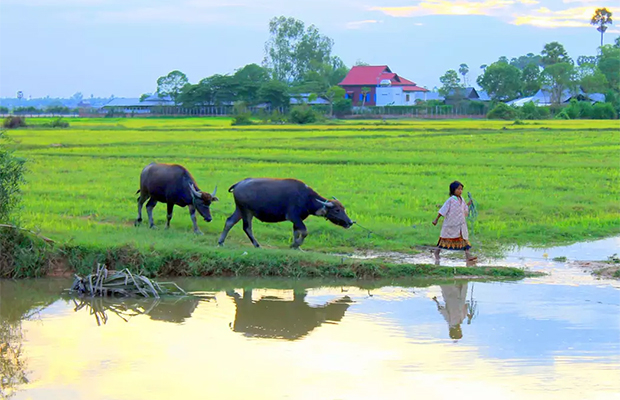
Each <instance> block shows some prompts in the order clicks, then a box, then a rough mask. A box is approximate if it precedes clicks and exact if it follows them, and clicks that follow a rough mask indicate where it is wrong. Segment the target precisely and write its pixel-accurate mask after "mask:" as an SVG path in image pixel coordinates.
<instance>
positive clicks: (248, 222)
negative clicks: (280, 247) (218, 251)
mask: <svg viewBox="0 0 620 400" xmlns="http://www.w3.org/2000/svg"><path fill="white" fill-rule="evenodd" d="M252 218H254V216H253V215H252V214H250V213H247V214H246V215H244V216H243V231H244V232H245V234H246V235H247V236H248V238H250V240H251V241H252V244H253V245H254V247H260V244H258V242H257V241H256V239H254V234H253V233H252Z"/></svg>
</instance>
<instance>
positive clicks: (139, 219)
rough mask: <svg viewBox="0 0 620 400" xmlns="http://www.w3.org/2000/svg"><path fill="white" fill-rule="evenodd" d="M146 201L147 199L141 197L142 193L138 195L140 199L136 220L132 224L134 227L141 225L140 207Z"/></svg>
mask: <svg viewBox="0 0 620 400" xmlns="http://www.w3.org/2000/svg"><path fill="white" fill-rule="evenodd" d="M147 199H148V197H143V196H142V193H140V197H138V219H136V222H135V223H134V225H135V226H138V225H140V224H141V223H142V206H143V205H144V202H146V200H147Z"/></svg>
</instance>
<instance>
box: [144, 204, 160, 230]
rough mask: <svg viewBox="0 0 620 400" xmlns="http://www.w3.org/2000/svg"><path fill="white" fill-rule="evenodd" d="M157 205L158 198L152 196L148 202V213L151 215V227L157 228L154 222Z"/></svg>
mask: <svg viewBox="0 0 620 400" xmlns="http://www.w3.org/2000/svg"><path fill="white" fill-rule="evenodd" d="M155 205H157V200H155V199H154V198H152V197H151V200H149V202H148V203H146V213H147V214H148V215H149V228H155V224H154V223H153V208H155Z"/></svg>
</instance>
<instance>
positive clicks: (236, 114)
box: [231, 101, 254, 125]
mask: <svg viewBox="0 0 620 400" xmlns="http://www.w3.org/2000/svg"><path fill="white" fill-rule="evenodd" d="M253 123H254V122H253V121H252V113H251V112H250V111H249V110H248V108H247V104H246V103H245V102H243V101H238V102H236V103H235V105H234V107H233V120H232V122H231V125H252V124H253Z"/></svg>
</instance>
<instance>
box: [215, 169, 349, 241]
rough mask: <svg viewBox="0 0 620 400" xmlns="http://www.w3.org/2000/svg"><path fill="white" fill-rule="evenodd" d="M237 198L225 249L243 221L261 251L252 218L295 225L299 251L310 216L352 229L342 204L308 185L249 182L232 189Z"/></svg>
mask: <svg viewBox="0 0 620 400" xmlns="http://www.w3.org/2000/svg"><path fill="white" fill-rule="evenodd" d="M228 191H229V192H233V195H234V198H235V205H236V209H235V212H234V213H233V214H232V215H231V216H230V217H229V218H228V219H227V220H226V225H225V227H224V231H223V232H222V235H221V236H220V239H219V240H218V244H219V245H220V246H221V245H223V244H224V240H226V236H227V235H228V231H230V229H231V228H232V227H233V226H234V225H235V224H236V223H237V222H239V220H241V219H243V230H244V232H245V233H246V235H247V236H248V238H250V240H251V241H252V244H253V245H254V246H255V247H260V245H259V244H258V242H257V241H256V239H255V238H254V234H253V233H252V218H254V217H256V218H258V220H259V221H262V222H282V221H291V222H292V223H293V244H292V245H291V247H292V248H295V249H297V248H299V246H301V244H302V243H303V241H304V239H305V238H306V236H308V230H307V229H306V225H304V222H303V221H304V220H305V219H306V218H307V217H308V216H309V215H316V216H319V217H324V218H325V219H328V220H329V221H331V222H332V223H334V224H336V225H339V226H342V227H344V228H350V227H351V226H352V225H353V221H351V219H350V218H349V217H348V216H347V213H346V212H345V209H344V206H343V205H342V203H340V202H339V201H338V200H336V199H335V198H334V200H329V201H328V200H326V199H325V198H324V197H321V196H320V195H318V194H317V193H316V192H315V191H314V190H312V189H311V188H310V187H309V186H308V185H306V184H305V183H303V182H301V181H298V180H296V179H271V178H247V179H244V180H242V181H240V182H237V183H235V184H234V185H232V186H231V187H230V188H229V189H228Z"/></svg>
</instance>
